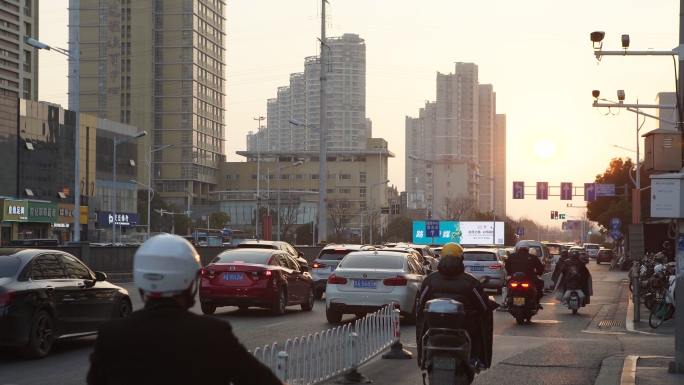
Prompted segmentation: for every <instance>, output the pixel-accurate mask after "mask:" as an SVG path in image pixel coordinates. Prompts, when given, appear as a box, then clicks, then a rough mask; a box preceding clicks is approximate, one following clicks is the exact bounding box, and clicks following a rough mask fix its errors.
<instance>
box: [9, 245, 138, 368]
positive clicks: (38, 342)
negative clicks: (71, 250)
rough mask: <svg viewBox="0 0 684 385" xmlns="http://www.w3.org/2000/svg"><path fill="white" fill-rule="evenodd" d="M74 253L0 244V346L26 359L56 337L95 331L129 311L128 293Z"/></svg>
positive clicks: (41, 353)
mask: <svg viewBox="0 0 684 385" xmlns="http://www.w3.org/2000/svg"><path fill="white" fill-rule="evenodd" d="M106 280H107V276H106V275H105V274H104V273H101V272H96V273H93V272H92V271H91V270H90V269H88V267H86V266H85V265H84V264H83V263H82V262H81V261H80V260H78V258H76V257H74V256H73V255H71V254H68V253H64V252H61V251H57V250H46V249H40V250H37V249H0V346H9V347H15V348H18V350H19V352H20V353H21V354H22V355H23V356H25V357H27V358H43V357H45V356H47V355H48V353H49V352H50V348H51V347H52V344H53V342H54V341H57V340H60V339H65V338H75V337H84V336H88V335H92V334H95V333H97V329H98V327H99V325H100V324H101V323H102V322H104V321H107V320H109V319H112V318H122V317H126V316H127V315H129V314H130V312H131V309H132V307H131V300H130V298H129V296H128V292H127V291H126V290H125V289H123V288H121V287H119V286H116V285H112V284H111V283H109V282H105V281H106Z"/></svg>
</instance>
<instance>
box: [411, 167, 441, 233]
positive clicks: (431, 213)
mask: <svg viewBox="0 0 684 385" xmlns="http://www.w3.org/2000/svg"><path fill="white" fill-rule="evenodd" d="M409 159H411V160H420V161H423V162H425V163H429V164H430V165H431V166H430V167H432V198H431V199H430V201H431V207H432V208H431V209H430V215H429V217H430V218H429V219H433V218H434V217H435V161H434V160H427V159H423V158H419V157H417V156H415V155H409ZM432 243H433V244H434V243H435V238H434V237H432Z"/></svg>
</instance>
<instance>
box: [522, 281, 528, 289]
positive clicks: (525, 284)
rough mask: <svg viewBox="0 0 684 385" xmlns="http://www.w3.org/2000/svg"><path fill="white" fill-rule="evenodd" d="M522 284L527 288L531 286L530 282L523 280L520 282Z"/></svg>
mask: <svg viewBox="0 0 684 385" xmlns="http://www.w3.org/2000/svg"><path fill="white" fill-rule="evenodd" d="M520 286H522V287H524V288H525V289H527V288H528V287H530V283H529V282H523V283H522V284H520Z"/></svg>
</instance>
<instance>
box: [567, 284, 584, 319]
mask: <svg viewBox="0 0 684 385" xmlns="http://www.w3.org/2000/svg"><path fill="white" fill-rule="evenodd" d="M567 304H568V305H567V306H568V309H570V310H572V314H577V310H579V308H580V307H584V306H585V303H584V299H583V298H582V297H580V295H579V293H578V292H577V290H572V291H571V292H570V298H568V302H567Z"/></svg>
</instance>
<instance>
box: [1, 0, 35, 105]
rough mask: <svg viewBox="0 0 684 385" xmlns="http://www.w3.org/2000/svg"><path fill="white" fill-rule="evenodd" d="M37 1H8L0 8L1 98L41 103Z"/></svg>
mask: <svg viewBox="0 0 684 385" xmlns="http://www.w3.org/2000/svg"><path fill="white" fill-rule="evenodd" d="M28 38H33V39H36V40H38V0H5V1H3V2H2V7H0V94H1V95H2V96H9V97H15V98H22V99H28V100H33V101H37V100H38V52H37V49H36V48H33V47H31V46H30V45H28V44H26V39H28Z"/></svg>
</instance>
